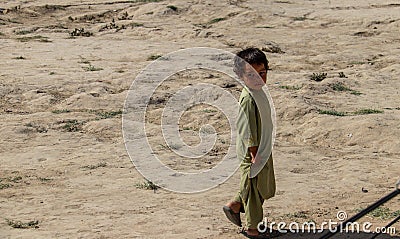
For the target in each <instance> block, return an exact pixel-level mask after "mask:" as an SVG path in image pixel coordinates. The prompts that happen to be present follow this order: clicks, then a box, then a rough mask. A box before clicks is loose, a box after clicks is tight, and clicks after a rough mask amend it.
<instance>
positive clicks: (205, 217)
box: [0, 0, 400, 239]
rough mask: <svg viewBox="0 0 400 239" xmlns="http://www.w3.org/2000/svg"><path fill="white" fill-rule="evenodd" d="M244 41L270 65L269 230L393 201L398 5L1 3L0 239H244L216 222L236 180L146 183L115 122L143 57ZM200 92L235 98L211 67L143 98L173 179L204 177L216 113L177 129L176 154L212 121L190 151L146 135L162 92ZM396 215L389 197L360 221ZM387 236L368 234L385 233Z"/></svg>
mask: <svg viewBox="0 0 400 239" xmlns="http://www.w3.org/2000/svg"><path fill="white" fill-rule="evenodd" d="M247 46H255V47H259V48H261V49H262V50H263V51H264V52H265V53H266V54H267V57H268V58H269V60H270V65H271V71H269V72H268V82H267V86H268V89H269V91H270V93H271V95H272V98H273V100H274V105H275V108H276V118H277V137H276V142H275V145H274V160H275V161H274V164H275V174H276V181H277V195H276V196H275V197H274V198H272V199H271V200H268V201H267V202H266V203H265V204H264V212H265V214H266V215H267V216H268V218H269V220H270V221H276V222H279V221H282V222H287V223H290V222H293V221H294V222H300V223H302V222H310V221H314V222H316V223H322V222H324V221H328V220H329V219H332V220H336V214H337V212H338V211H340V210H342V211H345V212H347V214H348V215H349V216H351V215H354V214H355V213H357V212H358V211H360V210H361V209H362V208H365V207H366V206H368V205H370V204H371V203H373V202H375V201H376V200H378V199H380V198H381V197H383V196H384V195H386V194H388V193H390V192H391V191H393V189H394V185H395V182H396V181H397V180H398V179H399V178H400V170H399V169H400V140H399V136H400V124H399V122H400V93H399V91H400V79H399V76H400V58H399V56H400V2H399V1H398V0H383V1H371V0H366V1H350V0H337V1H333V0H322V1H315V0H299V1H295V0H279V1H278V0H276V1H269V0H268V1H267V0H265V1H262V0H222V1H211V0H191V1H155V0H147V1H146V0H132V1H111V0H109V1H107V0H69V1H67V0H59V1H49V0H35V1H33V0H26V1H20V0H3V1H1V2H0V50H1V54H0V130H1V134H0V165H1V166H0V238H244V236H243V235H241V234H238V228H237V227H235V226H234V225H233V224H231V223H230V222H229V221H228V220H227V219H226V218H225V216H224V214H223V212H222V206H223V205H224V204H225V203H226V202H227V201H228V200H230V199H232V198H233V196H234V195H235V193H236V191H237V190H238V187H239V186H238V183H239V173H238V172H237V173H235V174H234V175H233V177H231V178H230V179H229V180H228V181H226V182H225V183H223V184H221V185H219V186H218V187H216V188H213V189H212V190H209V191H206V192H202V193H195V194H178V193H174V192H170V191H167V190H165V189H155V188H154V185H151V184H149V183H146V181H145V179H144V178H143V176H141V174H140V173H139V172H138V171H137V170H136V169H135V167H134V165H133V164H132V162H131V159H130V158H129V156H128V154H127V151H126V149H125V145H124V139H123V134H122V130H121V128H122V126H121V124H122V123H121V122H122V120H121V118H122V114H123V106H124V101H125V98H126V96H127V93H128V91H129V88H130V85H131V84H132V82H133V81H134V79H135V76H137V75H138V74H139V72H140V71H141V70H142V69H144V68H145V67H146V66H147V65H148V64H150V63H151V62H152V61H153V60H155V59H157V58H158V57H159V56H162V55H164V54H167V53H170V52H173V51H176V50H179V49H184V48H190V47H213V48H218V49H223V50H226V51H229V52H233V53H234V52H237V51H238V50H240V49H241V48H244V47H247ZM325 73H326V74H325ZM200 82H203V83H212V84H216V85H217V86H220V87H222V88H223V89H225V90H227V91H229V92H230V93H231V94H232V95H234V96H235V97H238V95H239V93H240V90H241V87H240V85H238V84H236V83H235V81H234V80H232V79H230V78H229V77H227V76H225V75H223V74H220V73H217V72H207V71H201V70H198V71H195V70H193V71H183V72H180V73H177V74H175V75H174V76H172V77H171V78H170V79H168V80H167V81H166V82H165V83H164V84H163V85H161V86H160V87H159V88H158V89H157V90H156V91H155V94H154V95H153V99H152V100H151V103H150V105H149V107H148V112H147V114H146V123H147V124H148V129H149V138H148V140H149V142H150V143H151V145H152V147H153V150H154V153H156V154H159V155H160V156H161V157H162V158H163V159H162V160H163V162H164V163H165V164H166V165H168V166H169V167H171V168H173V169H176V170H182V171H185V170H188V171H190V170H203V169H207V168H211V167H212V166H214V165H216V164H217V163H218V162H219V160H221V158H222V157H223V156H224V154H225V152H226V150H227V148H228V147H229V145H230V144H232V142H229V137H227V135H229V132H230V127H229V124H228V123H227V121H226V118H224V115H223V114H222V113H221V112H219V111H218V109H215V108H213V107H209V106H205V105H199V106H196V107H193V108H191V109H190V110H189V111H188V112H186V113H185V114H183V115H182V120H181V122H180V123H181V130H182V135H183V137H184V138H185V139H186V140H187V141H188V142H189V143H191V144H196V142H197V143H198V138H197V137H195V136H197V132H198V130H199V128H200V126H201V125H203V124H211V125H213V126H214V128H215V129H216V131H217V132H218V133H219V138H218V140H217V143H216V145H215V147H214V148H213V149H212V151H211V152H210V153H209V154H208V155H206V156H205V157H203V158H199V159H197V160H195V161H193V160H192V159H190V160H187V159H186V160H185V158H180V157H174V156H173V153H172V151H171V150H170V149H169V148H168V146H166V145H165V143H164V142H163V139H162V138H161V136H160V134H159V133H157V132H160V131H159V129H158V126H159V122H160V112H161V111H162V106H163V105H164V103H165V102H166V101H167V100H168V98H169V97H171V95H173V94H174V92H176V91H177V90H179V89H181V88H182V87H184V86H187V85H190V84H196V83H200ZM136 90H140V89H136ZM233 143H234V142H233ZM140 153H141V152H137V154H140ZM399 214H400V196H398V197H397V198H394V199H393V200H391V201H390V202H388V203H387V204H385V205H384V206H383V207H381V208H379V210H377V211H375V212H374V213H371V214H369V215H368V216H366V217H364V218H363V219H362V220H361V221H362V222H365V221H368V222H371V223H372V224H373V228H375V227H378V226H383V225H385V224H386V223H387V222H389V221H390V220H391V219H392V218H394V217H395V216H396V215H399ZM394 226H395V227H396V229H397V232H396V233H394V234H392V235H382V236H381V237H380V238H400V224H399V223H397V224H395V225H394ZM318 236H320V235H316V234H304V233H298V234H293V233H288V234H286V235H284V236H282V237H280V238H282V239H284V238H318ZM371 236H372V234H371V233H360V234H350V235H340V236H337V237H335V238H369V237H371Z"/></svg>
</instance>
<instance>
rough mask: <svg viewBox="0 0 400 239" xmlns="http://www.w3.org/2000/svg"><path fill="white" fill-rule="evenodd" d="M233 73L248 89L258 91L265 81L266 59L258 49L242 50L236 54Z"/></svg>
mask: <svg viewBox="0 0 400 239" xmlns="http://www.w3.org/2000/svg"><path fill="white" fill-rule="evenodd" d="M233 71H234V72H235V73H236V74H237V75H238V76H239V78H240V79H242V80H243V81H244V82H245V84H246V85H247V86H248V87H250V88H254V89H259V88H261V87H262V86H263V85H264V84H265V82H266V81H267V71H268V60H267V57H266V56H265V54H264V52H262V51H261V50H260V49H258V48H253V47H251V48H247V49H244V50H242V51H240V52H238V53H237V54H236V56H235V59H234V66H233ZM261 80H262V81H261Z"/></svg>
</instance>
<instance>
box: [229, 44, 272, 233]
mask: <svg viewBox="0 0 400 239" xmlns="http://www.w3.org/2000/svg"><path fill="white" fill-rule="evenodd" d="M234 71H235V73H236V74H237V75H238V77H239V78H240V79H242V80H243V81H244V82H245V84H246V86H247V87H248V88H250V90H249V89H246V87H244V88H243V90H242V94H241V95H240V99H239V103H240V108H241V111H240V113H239V117H238V121H237V129H238V136H237V137H238V138H237V140H238V142H240V143H238V144H237V145H238V149H237V150H238V157H239V159H240V160H241V164H240V172H241V180H240V190H239V192H238V193H237V195H236V197H235V198H234V200H233V201H231V202H229V203H228V204H227V205H226V206H224V207H223V210H224V213H225V215H226V216H227V218H228V219H229V220H230V221H231V222H233V223H234V224H235V225H238V226H242V224H241V220H240V212H242V213H244V214H245V218H246V223H247V230H246V231H245V233H246V234H247V236H248V237H250V238H257V236H259V234H260V233H259V231H258V229H257V228H258V224H259V223H260V222H261V221H262V219H263V208H262V204H263V202H264V200H267V199H269V198H271V197H273V196H274V195H275V176H274V169H273V161H272V154H269V157H268V156H266V157H265V158H264V159H260V155H259V156H258V157H257V151H259V150H258V146H259V144H260V139H261V136H262V134H266V133H267V132H269V131H266V130H262V129H263V127H264V128H265V127H267V125H261V117H260V111H259V109H258V107H257V104H256V102H255V100H254V98H253V97H252V95H251V94H250V92H249V91H253V90H255V91H257V90H258V91H259V90H261V88H262V86H263V85H264V84H265V83H266V81H267V71H268V60H267V58H266V56H265V54H264V53H263V52H262V51H261V50H259V49H257V48H248V49H245V50H242V51H240V52H238V53H237V54H236V57H235V60H234ZM258 103H260V102H258ZM261 103H265V104H268V102H261ZM260 107H261V106H260ZM265 121H266V122H268V121H267V120H265ZM269 127H271V126H269ZM265 137H272V135H264V138H265ZM243 142H244V143H243ZM240 152H243V153H240ZM259 161H263V162H264V165H263V164H262V163H261V168H260V171H259V172H258V174H257V175H256V176H254V177H253V176H252V177H250V171H251V170H250V169H251V167H252V165H255V164H260V162H259ZM265 162H266V163H265Z"/></svg>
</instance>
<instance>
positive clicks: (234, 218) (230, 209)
mask: <svg viewBox="0 0 400 239" xmlns="http://www.w3.org/2000/svg"><path fill="white" fill-rule="evenodd" d="M241 206H242V204H241V203H240V202H229V203H228V204H227V205H226V206H224V207H223V208H222V209H223V210H224V213H225V216H226V217H227V218H228V220H229V221H231V222H232V223H233V224H235V225H237V226H239V227H241V226H242V221H241V220H240V208H241Z"/></svg>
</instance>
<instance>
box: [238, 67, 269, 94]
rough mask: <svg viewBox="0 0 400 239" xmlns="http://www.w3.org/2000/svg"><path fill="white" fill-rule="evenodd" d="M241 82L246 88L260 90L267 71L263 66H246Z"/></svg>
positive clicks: (264, 81) (265, 79) (265, 80)
mask: <svg viewBox="0 0 400 239" xmlns="http://www.w3.org/2000/svg"><path fill="white" fill-rule="evenodd" d="M243 80H244V82H245V84H246V86H247V87H249V88H251V89H254V90H260V89H261V88H262V87H263V85H265V83H266V82H267V69H265V66H264V64H251V65H250V64H246V65H245V70H244V73H243Z"/></svg>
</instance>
